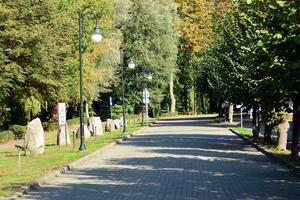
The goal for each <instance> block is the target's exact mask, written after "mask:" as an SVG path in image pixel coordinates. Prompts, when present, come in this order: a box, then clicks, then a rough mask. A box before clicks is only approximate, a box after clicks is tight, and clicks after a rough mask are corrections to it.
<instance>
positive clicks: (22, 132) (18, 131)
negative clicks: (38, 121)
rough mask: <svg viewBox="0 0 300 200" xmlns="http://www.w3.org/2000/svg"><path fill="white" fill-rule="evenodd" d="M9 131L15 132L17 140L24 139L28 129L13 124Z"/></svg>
mask: <svg viewBox="0 0 300 200" xmlns="http://www.w3.org/2000/svg"><path fill="white" fill-rule="evenodd" d="M8 130H10V131H12V132H13V134H14V136H15V138H23V137H24V135H25V133H26V130H27V127H26V126H22V125H18V124H13V125H10V126H9V128H8Z"/></svg>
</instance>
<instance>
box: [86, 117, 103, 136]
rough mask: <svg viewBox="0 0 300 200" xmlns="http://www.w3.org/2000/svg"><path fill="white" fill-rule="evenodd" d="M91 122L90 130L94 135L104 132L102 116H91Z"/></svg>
mask: <svg viewBox="0 0 300 200" xmlns="http://www.w3.org/2000/svg"><path fill="white" fill-rule="evenodd" d="M89 124H90V125H89V130H90V131H91V132H92V133H93V135H96V136H99V135H102V134H103V130H102V122H101V119H100V117H90V118H89Z"/></svg>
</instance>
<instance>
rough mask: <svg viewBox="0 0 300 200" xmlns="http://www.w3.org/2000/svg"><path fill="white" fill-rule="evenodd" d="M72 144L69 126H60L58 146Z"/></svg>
mask: <svg viewBox="0 0 300 200" xmlns="http://www.w3.org/2000/svg"><path fill="white" fill-rule="evenodd" d="M66 144H71V140H70V134H69V127H68V124H66V125H65V126H59V127H58V132H57V145H66Z"/></svg>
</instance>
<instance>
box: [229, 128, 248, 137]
mask: <svg viewBox="0 0 300 200" xmlns="http://www.w3.org/2000/svg"><path fill="white" fill-rule="evenodd" d="M233 130H234V131H236V132H238V133H241V134H243V135H245V136H252V129H251V128H233Z"/></svg>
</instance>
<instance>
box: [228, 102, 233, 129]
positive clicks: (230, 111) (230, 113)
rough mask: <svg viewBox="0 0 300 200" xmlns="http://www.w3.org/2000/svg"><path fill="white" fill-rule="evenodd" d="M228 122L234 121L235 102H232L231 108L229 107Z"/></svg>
mask: <svg viewBox="0 0 300 200" xmlns="http://www.w3.org/2000/svg"><path fill="white" fill-rule="evenodd" d="M228 122H229V124H232V123H233V104H232V103H230V105H229V108H228Z"/></svg>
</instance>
